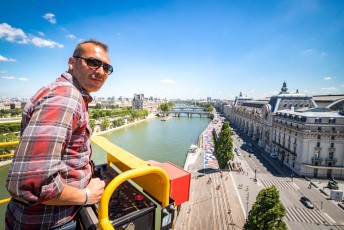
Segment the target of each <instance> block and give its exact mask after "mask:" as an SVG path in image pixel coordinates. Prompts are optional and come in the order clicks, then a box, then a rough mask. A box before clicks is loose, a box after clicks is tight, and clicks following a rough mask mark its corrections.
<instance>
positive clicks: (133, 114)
mask: <svg viewBox="0 0 344 230" xmlns="http://www.w3.org/2000/svg"><path fill="white" fill-rule="evenodd" d="M106 111H108V110H106ZM109 111H111V110H109ZM126 112H128V113H123V114H121V115H122V116H119V117H117V119H114V120H113V121H112V122H111V121H110V119H109V117H106V116H105V117H102V118H99V117H98V118H96V119H90V126H91V128H92V129H93V130H94V128H95V127H96V125H97V124H96V123H97V122H96V121H97V120H100V123H99V126H100V128H101V130H106V129H108V128H111V127H113V128H115V127H119V126H122V125H124V119H127V121H128V122H133V121H135V120H136V119H143V118H145V117H147V116H148V111H147V110H126ZM110 117H112V116H110Z"/></svg>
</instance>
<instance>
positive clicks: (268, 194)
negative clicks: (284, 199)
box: [244, 186, 287, 230]
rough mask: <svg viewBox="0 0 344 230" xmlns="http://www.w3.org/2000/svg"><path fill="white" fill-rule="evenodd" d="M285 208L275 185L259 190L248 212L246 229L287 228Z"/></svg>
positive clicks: (282, 229) (273, 229)
mask: <svg viewBox="0 0 344 230" xmlns="http://www.w3.org/2000/svg"><path fill="white" fill-rule="evenodd" d="M285 212H286V211H285V208H284V206H283V204H282V203H281V201H280V200H279V192H278V190H277V188H276V187H275V186H271V187H269V188H266V189H263V190H261V191H260V192H259V194H258V196H257V200H256V202H255V203H254V204H253V206H252V209H251V211H250V212H249V214H248V219H247V222H246V223H245V225H244V229H245V230H253V229H255V230H259V229H262V230H263V229H264V230H265V229H271V230H285V229H287V226H286V223H285V222H284V221H283V217H284V215H285Z"/></svg>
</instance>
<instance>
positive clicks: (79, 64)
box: [68, 43, 110, 93]
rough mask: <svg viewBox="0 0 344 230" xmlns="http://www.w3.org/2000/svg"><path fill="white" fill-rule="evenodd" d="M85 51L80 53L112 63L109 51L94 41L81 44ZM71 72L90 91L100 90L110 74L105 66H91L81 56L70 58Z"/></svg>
mask: <svg viewBox="0 0 344 230" xmlns="http://www.w3.org/2000/svg"><path fill="white" fill-rule="evenodd" d="M81 48H82V50H83V52H81V53H80V54H79V56H80V57H82V58H91V57H93V58H96V59H98V60H100V61H102V62H104V63H106V64H110V58H109V55H108V53H107V52H106V51H105V50H104V49H103V48H102V47H100V46H97V45H95V44H93V43H85V44H82V46H81ZM68 64H69V72H70V73H71V74H73V75H74V76H75V78H76V79H77V80H78V82H79V83H80V85H81V86H82V88H83V89H84V90H86V91H87V92H88V93H91V92H96V91H98V90H99V89H100V88H101V87H102V85H103V84H104V82H105V81H106V79H107V77H108V74H107V73H106V72H104V69H103V66H101V67H99V68H98V69H95V68H90V67H89V66H88V65H87V63H86V60H84V59H81V58H75V57H70V58H69V62H68Z"/></svg>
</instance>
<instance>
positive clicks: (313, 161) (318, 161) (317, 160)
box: [312, 157, 324, 165]
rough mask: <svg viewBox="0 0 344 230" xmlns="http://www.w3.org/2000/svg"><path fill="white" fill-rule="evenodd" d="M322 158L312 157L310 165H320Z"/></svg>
mask: <svg viewBox="0 0 344 230" xmlns="http://www.w3.org/2000/svg"><path fill="white" fill-rule="evenodd" d="M323 160H324V159H323V158H322V157H312V165H320V164H321V162H322V161H323Z"/></svg>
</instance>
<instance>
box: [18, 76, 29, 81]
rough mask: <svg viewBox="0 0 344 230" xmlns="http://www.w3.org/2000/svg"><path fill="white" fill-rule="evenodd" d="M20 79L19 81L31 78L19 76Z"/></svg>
mask: <svg viewBox="0 0 344 230" xmlns="http://www.w3.org/2000/svg"><path fill="white" fill-rule="evenodd" d="M18 80H19V81H28V80H29V79H28V78H26V77H18Z"/></svg>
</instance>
